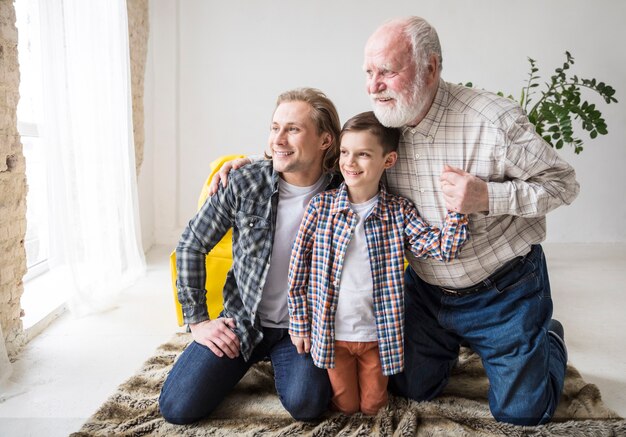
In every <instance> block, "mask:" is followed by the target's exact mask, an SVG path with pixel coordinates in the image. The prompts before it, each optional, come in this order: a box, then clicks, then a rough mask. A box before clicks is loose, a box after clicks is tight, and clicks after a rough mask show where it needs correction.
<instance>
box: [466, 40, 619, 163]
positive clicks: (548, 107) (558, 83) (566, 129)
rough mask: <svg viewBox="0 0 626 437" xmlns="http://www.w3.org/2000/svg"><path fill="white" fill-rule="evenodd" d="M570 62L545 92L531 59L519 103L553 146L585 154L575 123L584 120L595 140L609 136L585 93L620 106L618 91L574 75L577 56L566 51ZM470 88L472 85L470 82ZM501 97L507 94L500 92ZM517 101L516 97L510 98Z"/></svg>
mask: <svg viewBox="0 0 626 437" xmlns="http://www.w3.org/2000/svg"><path fill="white" fill-rule="evenodd" d="M565 56H566V61H565V62H564V63H563V66H562V67H560V68H556V69H555V70H554V74H553V75H552V76H551V77H550V81H549V82H545V83H544V89H539V86H540V83H539V80H540V79H541V78H540V76H539V74H538V72H539V68H538V67H537V62H536V61H535V60H534V59H532V58H528V61H529V63H530V73H529V74H528V81H527V82H526V86H525V87H524V88H522V92H521V96H520V99H519V104H520V105H521V107H522V108H523V109H524V111H525V112H526V114H527V115H528V119H529V120H530V122H531V123H533V124H534V125H535V128H536V130H537V133H539V135H541V136H543V138H544V139H545V140H546V141H547V142H548V143H549V144H550V145H551V146H552V147H555V148H557V149H561V148H562V147H563V146H564V145H565V144H567V145H571V146H573V147H574V152H575V153H576V154H578V153H580V152H582V150H583V141H582V140H581V139H580V138H578V137H576V136H575V135H574V131H573V127H572V125H573V122H574V121H576V120H579V121H580V124H581V127H582V128H583V129H584V130H586V131H588V132H589V136H590V137H591V139H594V138H596V137H597V136H598V135H606V134H607V133H608V130H607V125H606V121H605V120H604V118H603V117H602V113H601V112H600V110H598V109H597V108H596V105H595V104H593V103H589V102H588V101H587V100H584V99H583V98H582V97H581V91H582V90H583V89H588V90H591V91H594V92H596V93H597V94H599V95H600V96H601V97H602V98H603V99H604V101H605V102H606V103H607V104H610V103H616V102H617V99H616V98H615V97H614V95H615V90H614V89H613V87H611V86H610V85H607V84H606V83H604V82H599V81H597V80H596V79H595V78H594V79H581V78H579V77H578V76H576V75H570V71H569V70H570V68H571V66H572V65H574V57H573V56H572V55H571V54H570V53H569V52H567V51H566V52H565ZM466 86H470V87H471V86H472V83H471V82H469V83H467V84H466ZM498 94H499V95H500V96H502V95H503V93H501V92H499V93H498ZM508 97H509V98H510V99H513V100H515V99H514V97H513V96H511V95H509V96H508Z"/></svg>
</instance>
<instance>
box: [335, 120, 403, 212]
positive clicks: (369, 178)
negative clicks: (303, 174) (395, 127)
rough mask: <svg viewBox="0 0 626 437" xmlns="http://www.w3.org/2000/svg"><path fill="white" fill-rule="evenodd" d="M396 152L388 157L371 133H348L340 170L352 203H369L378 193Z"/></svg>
mask: <svg viewBox="0 0 626 437" xmlns="http://www.w3.org/2000/svg"><path fill="white" fill-rule="evenodd" d="M395 161H396V153H395V152H391V153H388V154H385V153H384V151H383V146H382V145H381V144H380V143H379V142H378V140H377V139H376V137H375V136H374V135H372V134H371V133H369V132H368V131H355V132H350V131H348V132H345V133H344V134H343V136H342V138H341V145H340V147H339V169H340V170H341V174H342V175H343V178H344V180H345V183H346V186H347V187H348V196H349V197H350V201H351V202H352V203H362V202H366V201H368V200H369V199H371V198H372V197H374V196H375V195H376V193H378V183H379V182H380V177H381V176H382V174H383V172H384V171H385V169H386V168H389V167H391V166H392V165H393V164H394V163H395Z"/></svg>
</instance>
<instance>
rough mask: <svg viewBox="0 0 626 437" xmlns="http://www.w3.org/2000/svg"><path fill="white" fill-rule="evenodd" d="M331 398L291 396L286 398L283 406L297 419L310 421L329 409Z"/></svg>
mask: <svg viewBox="0 0 626 437" xmlns="http://www.w3.org/2000/svg"><path fill="white" fill-rule="evenodd" d="M328 401H329V399H328V398H326V399H320V398H317V399H314V398H309V399H307V398H304V397H302V398H298V399H296V398H291V399H284V400H283V406H284V407H285V409H286V410H287V412H288V413H289V414H290V415H291V417H293V418H294V419H295V420H300V421H304V422H306V421H309V420H315V419H317V418H318V417H320V416H321V415H322V414H324V412H325V411H326V410H327V409H328Z"/></svg>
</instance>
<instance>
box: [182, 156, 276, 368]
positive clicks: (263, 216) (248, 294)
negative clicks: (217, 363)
mask: <svg viewBox="0 0 626 437" xmlns="http://www.w3.org/2000/svg"><path fill="white" fill-rule="evenodd" d="M278 177H279V176H278V173H276V172H274V170H273V168H272V161H259V162H254V163H252V164H249V165H246V166H245V167H243V168H241V169H239V170H234V171H232V172H231V173H230V175H229V176H228V186H227V187H226V188H222V187H220V189H219V191H218V192H217V193H216V194H215V195H213V196H211V197H209V198H208V199H207V201H206V202H205V203H204V205H203V206H202V208H201V209H200V210H199V211H198V213H197V214H196V216H195V217H194V218H193V219H192V220H191V221H190V222H189V225H188V226H187V228H186V229H185V231H184V232H183V235H182V237H181V239H180V242H179V243H178V246H177V247H176V267H177V269H178V281H177V286H178V300H179V301H180V303H181V306H182V309H183V318H184V322H185V323H198V322H202V321H204V320H208V318H209V315H208V309H207V304H206V290H205V288H204V285H205V280H206V268H205V258H206V254H207V253H209V252H210V251H211V249H212V248H213V247H214V246H215V245H216V244H217V242H218V241H220V239H221V238H222V237H223V236H224V234H225V233H226V232H227V231H228V230H229V229H230V228H232V230H233V249H232V250H233V266H232V267H231V269H230V271H229V272H228V275H227V277H226V283H225V284H224V290H223V295H224V312H223V316H224V317H232V318H234V319H235V322H236V323H237V327H236V328H235V333H236V334H237V336H238V337H239V340H240V344H241V354H242V356H243V357H244V359H246V360H248V359H249V358H250V355H251V353H252V350H253V349H254V347H255V346H256V345H257V344H258V343H259V342H260V341H261V339H262V338H263V333H262V329H261V327H260V325H259V321H258V319H257V314H256V312H257V308H258V306H259V302H260V300H261V295H262V291H263V286H264V284H265V279H266V276H267V272H268V271H269V266H270V258H271V254H272V242H273V241H274V232H275V228H276V208H277V206H278Z"/></svg>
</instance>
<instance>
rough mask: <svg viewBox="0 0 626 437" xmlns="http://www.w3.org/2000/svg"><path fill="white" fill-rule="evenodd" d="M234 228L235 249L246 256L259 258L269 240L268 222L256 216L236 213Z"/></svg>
mask: <svg viewBox="0 0 626 437" xmlns="http://www.w3.org/2000/svg"><path fill="white" fill-rule="evenodd" d="M235 226H236V227H237V231H238V239H237V242H236V245H237V249H238V250H240V251H241V252H242V253H243V254H245V255H248V256H255V257H258V256H260V255H261V253H262V251H263V248H264V246H265V243H266V241H267V239H268V238H269V233H270V232H269V231H270V223H269V220H267V219H265V218H263V217H259V216H256V215H249V214H246V213H243V212H238V213H237V216H236V218H235Z"/></svg>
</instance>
